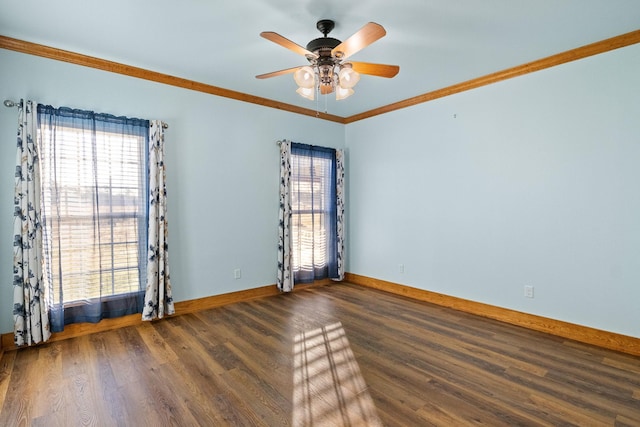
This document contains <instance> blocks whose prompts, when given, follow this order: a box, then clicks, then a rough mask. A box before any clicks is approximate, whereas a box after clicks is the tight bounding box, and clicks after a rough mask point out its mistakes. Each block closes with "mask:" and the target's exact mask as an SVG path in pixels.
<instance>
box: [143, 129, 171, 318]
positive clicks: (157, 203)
mask: <svg viewBox="0 0 640 427" xmlns="http://www.w3.org/2000/svg"><path fill="white" fill-rule="evenodd" d="M148 163H149V232H148V256H147V288H146V292H145V296H144V309H143V311H142V320H153V319H161V318H162V317H164V315H165V314H166V315H171V314H174V313H175V309H174V305H173V296H172V295H171V281H170V280H169V251H168V250H169V246H168V242H167V235H168V224H167V189H166V186H165V165H164V128H163V127H162V122H161V121H159V120H151V121H150V122H149V162H148Z"/></svg>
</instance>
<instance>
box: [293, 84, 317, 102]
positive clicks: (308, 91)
mask: <svg viewBox="0 0 640 427" xmlns="http://www.w3.org/2000/svg"><path fill="white" fill-rule="evenodd" d="M296 93H298V94H299V95H300V96H302V97H303V98H307V99H309V100H311V101H313V100H314V99H315V90H314V88H313V87H310V88H309V87H299V88H298V89H296Z"/></svg>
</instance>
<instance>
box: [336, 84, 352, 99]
mask: <svg viewBox="0 0 640 427" xmlns="http://www.w3.org/2000/svg"><path fill="white" fill-rule="evenodd" d="M353 94H354V91H353V89H351V88H342V87H340V86H337V87H336V100H337V101H340V100H341V99H345V98H348V97H350V96H351V95H353Z"/></svg>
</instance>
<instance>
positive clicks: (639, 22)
mask: <svg viewBox="0 0 640 427" xmlns="http://www.w3.org/2000/svg"><path fill="white" fill-rule="evenodd" d="M323 18H328V19H333V20H334V21H336V28H335V29H334V31H333V32H332V33H331V36H332V37H335V38H338V39H340V40H345V39H346V38H347V37H349V36H350V35H351V34H353V33H354V32H356V31H357V30H358V29H360V28H361V27H362V26H363V25H364V24H366V23H367V22H369V21H373V22H377V23H379V24H381V25H382V26H384V27H385V29H386V30H387V35H386V37H384V38H382V39H380V40H379V41H377V42H375V43H374V44H372V45H370V46H368V47H367V48H365V49H363V50H362V51H360V52H358V53H357V54H355V55H353V56H352V57H351V59H353V60H355V61H363V62H374V63H384V64H397V65H399V66H400V73H399V74H398V75H397V76H396V77H395V78H393V79H385V78H380V77H372V76H363V77H362V78H361V80H360V82H359V83H358V86H357V87H356V94H355V95H353V96H351V97H350V98H348V99H346V100H343V101H335V99H334V98H333V97H332V96H328V97H326V98H328V100H327V102H326V107H327V110H328V112H329V113H330V114H335V115H338V116H343V117H347V116H351V115H354V114H357V113H361V112H364V111H368V110H371V109H374V108H377V107H380V106H384V105H387V104H390V103H393V102H396V101H401V100H403V99H407V98H410V97H413V96H416V95H421V94H423V93H427V92H430V91H433V90H436V89H440V88H443V87H446V86H450V85H453V84H456V83H460V82H463V81H466V80H470V79H473V78H476V77H481V76H484V75H486V74H489V73H492V72H495V71H500V70H503V69H506V68H510V67H514V66H517V65H521V64H523V63H526V62H530V61H533V60H537V59H541V58H543V57H546V56H549V55H553V54H556V53H560V52H564V51H566V50H569V49H572V48H576V47H579V46H582V45H585V44H589V43H593V42H597V41H600V40H603V39H606V38H609V37H613V36H617V35H620V34H624V33H627V32H630V31H634V30H637V29H639V28H640V1H639V0H396V1H390V0H365V1H359V2H353V3H350V2H348V1H344V0H326V1H318V0H316V1H310V0H225V1H222V0H111V1H109V2H104V1H101V2H97V1H89V0H56V1H42V0H20V1H17V0H0V35H4V36H9V37H14V38H18V39H21V40H26V41H30V42H35V43H40V44H44V45H47V46H52V47H55V48H59V49H65V50H70V51H73V52H77V53H82V54H85V55H90V56H96V57H99V58H103V59H108V60H111V61H116V62H120V63H124V64H128V65H133V66H137V67H142V68H146V69H149V70H153V71H158V72H161V73H165V74H170V75H174V76H178V77H183V78H186V79H190V80H195V81H198V82H201V83H206V84H210V85H214V86H219V87H222V88H226V89H231V90H235V91H239V92H243V93H247V94H251V95H255V96H260V97H264V98H269V99H273V100H276V101H280V102H284V103H287V104H292V105H297V106H301V107H305V108H310V109H315V108H317V105H316V102H314V101H308V100H306V99H303V98H301V97H300V96H299V95H297V94H296V93H295V89H296V85H295V83H294V82H293V78H292V76H291V75H290V74H288V75H283V76H279V77H274V78H271V79H267V80H258V79H256V78H255V76H256V75H257V74H262V73H267V72H271V71H276V70H280V69H284V68H290V67H295V66H298V65H304V64H305V63H306V59H305V58H304V57H302V56H299V55H297V54H295V53H293V52H291V51H289V50H287V49H285V48H283V47H281V46H279V45H276V44H274V43H272V42H269V41H267V40H265V39H263V38H261V37H260V36H259V34H260V32H261V31H275V32H277V33H279V34H281V35H283V36H284V37H286V38H288V39H290V40H292V41H294V42H296V43H298V44H299V45H302V46H306V44H307V43H308V42H309V41H310V40H311V39H314V38H316V37H320V36H321V34H320V33H319V32H318V31H317V30H316V27H315V25H316V21H317V20H319V19H323ZM322 98H325V97H322ZM319 104H320V105H319V108H320V110H322V111H324V110H325V100H324V99H321V101H320V103H319Z"/></svg>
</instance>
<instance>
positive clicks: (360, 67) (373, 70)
mask: <svg viewBox="0 0 640 427" xmlns="http://www.w3.org/2000/svg"><path fill="white" fill-rule="evenodd" d="M348 63H349V64H351V67H352V68H353V71H356V72H358V73H360V74H368V75H370V76H378V77H387V78H391V77H395V76H396V74H398V72H399V71H400V67H399V66H397V65H387V64H371V63H369V62H355V61H349V62H348Z"/></svg>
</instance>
